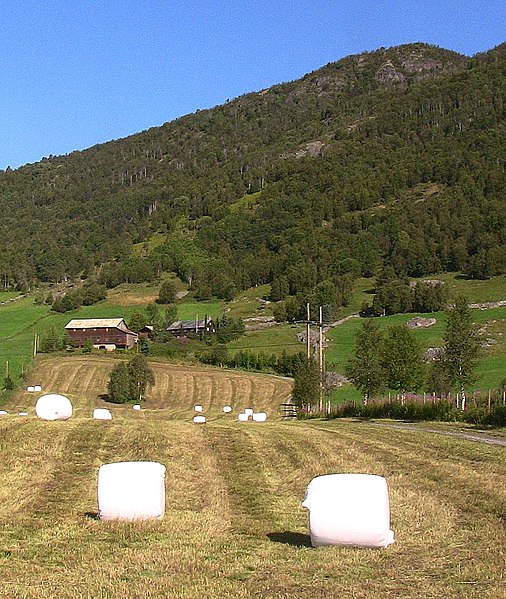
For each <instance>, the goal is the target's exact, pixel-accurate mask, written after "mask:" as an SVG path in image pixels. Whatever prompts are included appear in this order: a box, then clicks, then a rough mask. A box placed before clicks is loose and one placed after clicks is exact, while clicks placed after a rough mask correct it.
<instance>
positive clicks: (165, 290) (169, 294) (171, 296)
mask: <svg viewBox="0 0 506 599" xmlns="http://www.w3.org/2000/svg"><path fill="white" fill-rule="evenodd" d="M176 292H177V289H176V285H175V284H174V282H173V281H164V282H163V283H162V285H161V287H160V291H159V292H158V299H157V300H156V301H157V302H158V303H159V304H172V303H173V302H174V301H175V300H176Z"/></svg>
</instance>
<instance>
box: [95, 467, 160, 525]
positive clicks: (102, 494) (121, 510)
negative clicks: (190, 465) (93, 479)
mask: <svg viewBox="0 0 506 599" xmlns="http://www.w3.org/2000/svg"><path fill="white" fill-rule="evenodd" d="M164 513H165V466H164V465H163V464H159V463H158V462H117V463H114V464H103V465H102V466H100V469H99V471H98V514H99V517H100V519H101V520H148V519H152V518H155V519H161V518H163V515H164Z"/></svg>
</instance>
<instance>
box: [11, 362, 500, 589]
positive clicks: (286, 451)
mask: <svg viewBox="0 0 506 599" xmlns="http://www.w3.org/2000/svg"><path fill="white" fill-rule="evenodd" d="M77 361H78V362H84V363H85V362H86V361H85V360H83V358H79V359H77ZM95 362H96V359H91V360H90V361H89V364H90V365H93V364H94V363H95ZM57 364H58V362H57V361H46V362H45V363H42V364H40V367H39V374H40V377H41V380H40V381H39V382H41V383H42V384H43V385H48V384H49V382H50V381H53V385H54V389H53V390H55V391H57V390H63V387H61V389H60V388H59V387H58V384H57V381H61V382H62V384H63V383H65V384H68V380H69V377H68V376H67V375H65V373H64V372H61V371H60V370H58V367H57ZM165 368H167V369H169V370H170V368H171V367H165ZM93 372H95V371H93ZM212 372H215V371H212ZM88 375H89V376H86V369H83V370H82V371H81V374H80V376H79V377H78V379H75V380H76V381H77V380H78V381H79V384H80V385H81V386H82V389H81V388H80V390H79V392H78V393H75V394H74V397H73V401H74V407H75V414H77V416H74V417H73V418H72V419H70V420H69V421H66V422H53V423H51V422H42V421H38V420H36V419H35V418H34V417H33V416H29V417H27V418H24V419H21V418H20V417H17V416H14V415H12V416H11V415H8V416H5V417H2V419H1V420H0V439H1V446H2V449H3V457H2V469H1V470H0V516H1V519H2V522H3V523H4V524H3V526H2V529H1V531H0V548H1V550H0V565H1V566H2V579H1V581H0V597H5V598H11V597H25V598H33V599H35V598H37V599H49V598H51V599H52V598H54V597H59V598H61V599H65V598H72V599H74V598H76V597H83V598H84V597H86V598H89V599H91V598H95V597H110V598H118V599H119V598H122V599H133V598H136V599H139V598H149V597H157V598H161V597H171V598H172V597H174V598H179V599H195V598H196V597H210V598H225V597H234V598H235V597H237V598H246V597H248V598H249V597H269V598H301V599H302V598H304V599H306V598H307V597H311V598H329V599H330V598H334V597H355V598H367V599H369V598H371V597H403V598H404V599H410V598H418V597H421V596H423V597H462V598H466V597H469V598H471V597H490V598H492V597H493V598H495V597H502V596H503V593H504V579H503V574H504V564H505V559H506V537H505V536H504V531H503V522H502V518H503V516H504V509H505V501H506V495H505V491H504V490H505V489H506V452H505V449H504V448H503V447H493V446H487V445H479V444H477V443H472V442H470V441H464V440H460V439H454V438H450V437H443V436H435V435H430V434H428V433H424V432H421V431H398V430H389V429H385V428H381V427H376V426H374V425H373V424H367V423H353V422H318V421H314V422H296V423H284V422H280V421H268V422H267V423H265V424H264V425H258V424H254V423H246V424H244V423H241V424H240V423H238V422H236V421H235V420H227V419H225V418H223V417H220V418H217V419H213V420H211V422H210V423H208V424H206V425H205V426H195V425H192V424H191V423H190V416H191V411H189V410H188V400H187V399H184V397H183V396H182V395H180V394H179V393H173V394H171V395H170V399H169V396H165V397H166V404H165V405H157V407H156V409H146V410H142V411H141V412H139V413H136V412H133V410H132V409H131V408H130V407H129V406H115V410H114V419H113V421H111V422H98V421H93V420H90V419H89V418H87V417H85V415H86V414H87V413H89V412H88V410H89V407H90V404H89V401H90V399H89V397H88V395H87V392H86V389H88V390H91V391H90V392H91V393H92V394H93V393H95V392H96V389H97V388H98V387H100V384H99V383H98V382H97V378H96V376H95V375H90V372H88ZM157 376H158V377H161V376H162V374H161V373H158V374H157ZM85 379H86V380H88V381H89V382H88V383H85V382H84V381H85ZM192 387H193V385H192ZM21 395H23V394H21ZM32 399H33V398H32ZM21 400H22V397H21V396H20V395H18V396H16V397H15V398H13V400H12V402H13V403H12V407H16V408H17V407H18V406H19V403H18V402H19V401H21ZM178 409H179V412H178ZM177 413H178V414H179V416H176V414H177ZM30 414H33V408H31V409H30ZM122 460H155V461H159V462H161V463H163V464H165V465H166V466H167V479H166V493H167V507H166V515H165V518H164V519H163V520H162V521H155V522H146V523H137V524H122V523H111V522H101V521H99V520H97V519H96V518H95V517H94V516H95V514H96V512H97V508H98V506H97V497H96V484H97V472H98V468H99V466H100V464H102V463H110V462H115V461H122ZM478 462H479V464H480V467H479V468H476V464H477V463H478ZM332 472H367V473H376V474H380V475H384V476H385V477H386V478H387V480H388V484H389V492H390V501H391V524H392V528H393V529H394V531H395V535H396V542H395V544H394V545H392V546H391V547H389V548H388V549H386V550H367V549H353V548H339V547H326V548H319V549H313V548H311V547H310V546H309V538H308V517H307V512H306V511H305V510H303V509H302V508H301V501H302V499H303V495H304V490H305V488H306V486H307V484H308V482H309V481H310V480H311V479H312V478H313V477H314V476H317V475H319V474H326V473H332ZM41 582H43V584H41Z"/></svg>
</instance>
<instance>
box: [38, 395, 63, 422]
mask: <svg viewBox="0 0 506 599" xmlns="http://www.w3.org/2000/svg"><path fill="white" fill-rule="evenodd" d="M35 413H36V414H37V416H38V417H39V418H40V419H41V420H68V419H69V418H70V417H71V416H72V404H71V403H70V399H69V398H68V397H66V396H65V395H60V394H59V393H49V394H47V395H42V396H41V397H39V399H38V400H37V403H36V404H35Z"/></svg>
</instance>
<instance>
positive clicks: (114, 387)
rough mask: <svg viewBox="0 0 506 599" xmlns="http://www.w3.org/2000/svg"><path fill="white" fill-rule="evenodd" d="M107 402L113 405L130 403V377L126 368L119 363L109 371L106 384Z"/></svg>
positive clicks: (123, 364)
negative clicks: (109, 374)
mask: <svg viewBox="0 0 506 599" xmlns="http://www.w3.org/2000/svg"><path fill="white" fill-rule="evenodd" d="M107 393H108V394H109V401H112V402H113V403H126V402H127V401H130V399H131V397H130V376H129V372H128V366H127V365H126V364H125V362H120V363H119V364H116V366H115V367H114V368H113V369H112V371H111V376H110V378H109V383H108V384H107Z"/></svg>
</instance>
